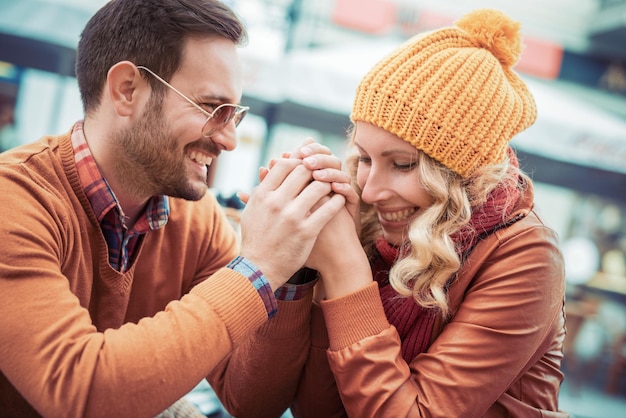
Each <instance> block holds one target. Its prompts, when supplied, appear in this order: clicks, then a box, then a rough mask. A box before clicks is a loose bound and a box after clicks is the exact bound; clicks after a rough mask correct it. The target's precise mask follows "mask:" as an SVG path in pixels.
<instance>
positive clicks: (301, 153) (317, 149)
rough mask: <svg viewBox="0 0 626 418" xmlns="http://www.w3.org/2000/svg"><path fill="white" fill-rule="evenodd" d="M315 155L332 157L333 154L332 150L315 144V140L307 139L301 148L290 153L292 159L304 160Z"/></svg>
mask: <svg viewBox="0 0 626 418" xmlns="http://www.w3.org/2000/svg"><path fill="white" fill-rule="evenodd" d="M315 154H325V155H331V154H332V152H331V151H330V148H328V147H326V146H324V145H322V144H320V143H318V142H315V141H314V140H313V138H307V139H305V141H304V143H303V144H302V145H301V146H299V147H298V148H297V149H296V150H295V151H294V152H292V153H290V158H297V159H303V158H306V157H309V156H311V155H315Z"/></svg>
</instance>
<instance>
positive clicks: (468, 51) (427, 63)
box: [351, 9, 537, 177]
mask: <svg viewBox="0 0 626 418" xmlns="http://www.w3.org/2000/svg"><path fill="white" fill-rule="evenodd" d="M521 52H522V39H521V34H520V24H519V23H518V22H515V21H513V20H511V19H510V18H509V17H508V16H506V15H505V14H503V13H502V12H500V11H497V10H491V9H483V10H477V11H474V12H471V13H469V14H467V15H465V16H463V17H462V18H461V19H459V20H458V21H457V22H456V24H455V26H453V27H449V28H443V29H439V30H436V31H433V32H429V33H427V34H423V35H417V36H415V37H413V38H411V39H409V40H408V41H407V42H405V43H404V44H403V45H401V46H400V47H399V48H397V49H396V50H395V51H393V52H392V53H391V54H389V55H388V56H387V57H385V58H383V59H382V60H381V61H379V62H378V63H377V64H376V65H375V66H374V67H373V68H372V69H371V70H370V71H369V73H368V74H366V75H365V77H364V78H363V79H362V80H361V82H360V84H359V86H358V88H357V93H356V97H355V101H354V106H353V109H352V115H351V119H352V121H353V122H356V121H364V122H369V123H371V124H374V125H376V126H379V127H381V128H383V129H385V130H387V131H389V132H391V133H393V134H395V135H396V136H398V137H400V138H402V139H403V140H405V141H407V142H409V143H410V144H412V145H413V146H415V147H416V148H417V149H419V150H421V151H423V152H425V153H426V154H427V155H429V156H430V157H431V158H433V159H435V160H437V161H439V162H440V163H442V164H443V165H445V166H446V167H448V168H450V169H451V170H452V171H454V172H456V173H458V174H459V175H461V176H463V177H468V176H470V175H471V174H472V173H474V172H475V171H476V170H477V169H478V168H480V167H483V166H485V165H488V164H497V163H500V162H502V161H503V160H504V157H505V153H506V148H507V146H508V143H509V141H510V140H511V139H512V138H513V136H515V135H516V134H518V133H519V132H521V131H523V130H525V129H526V128H528V127H529V126H531V125H532V124H533V123H534V121H535V119H536V117H537V110H536V106H535V102H534V99H533V97H532V95H531V94H530V92H529V91H528V89H527V87H526V85H525V84H524V82H523V81H522V80H521V79H520V78H519V77H518V76H517V74H516V73H515V72H514V71H513V70H512V67H513V66H514V65H515V63H516V62H517V61H518V60H519V57H520V55H521Z"/></svg>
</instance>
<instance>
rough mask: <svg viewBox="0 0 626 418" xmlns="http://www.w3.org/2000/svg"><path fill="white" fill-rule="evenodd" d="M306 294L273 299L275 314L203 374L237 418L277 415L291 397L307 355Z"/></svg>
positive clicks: (308, 320)
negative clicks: (290, 297) (285, 299)
mask: <svg viewBox="0 0 626 418" xmlns="http://www.w3.org/2000/svg"><path fill="white" fill-rule="evenodd" d="M310 307H311V293H309V294H308V295H307V296H306V297H304V298H302V299H299V300H294V301H278V313H277V314H276V315H275V316H274V317H272V318H271V319H269V320H268V321H267V322H266V323H265V324H264V325H263V326H261V327H260V328H259V329H258V330H257V331H256V332H255V333H253V334H252V335H251V336H250V337H249V338H247V339H246V340H245V341H244V342H243V343H242V344H241V345H239V346H238V347H237V348H236V349H235V350H234V351H233V352H232V354H231V355H229V356H227V358H226V359H225V360H224V361H222V362H221V363H220V365H219V366H218V367H217V368H215V369H214V370H213V371H212V372H211V373H209V375H208V376H207V380H208V382H209V384H210V385H211V386H212V387H213V389H214V390H215V392H216V394H217V395H218V397H219V398H220V400H221V402H222V404H223V405H224V406H225V407H226V409H227V410H228V411H229V413H230V414H232V415H233V416H238V417H252V416H254V417H259V418H262V417H278V416H280V415H281V414H282V413H283V412H284V411H285V410H286V409H287V408H288V407H289V404H290V402H291V400H292V399H293V397H294V393H295V391H296V388H297V384H298V379H299V377H300V374H301V372H302V367H303V365H304V362H305V361H306V359H307V357H308V354H309V345H310V334H309V322H310Z"/></svg>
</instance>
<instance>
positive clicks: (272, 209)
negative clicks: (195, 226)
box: [241, 158, 346, 290]
mask: <svg viewBox="0 0 626 418" xmlns="http://www.w3.org/2000/svg"><path fill="white" fill-rule="evenodd" d="M331 191H332V187H331V183H327V182H324V181H317V180H314V178H313V174H312V171H311V170H310V169H308V168H306V167H305V166H304V164H303V161H302V160H300V159H292V158H289V159H287V158H282V159H279V160H276V162H275V163H274V164H273V166H272V167H271V170H269V171H268V172H267V173H266V175H265V176H264V178H263V181H262V182H261V184H259V185H258V186H257V187H256V188H255V189H254V191H253V192H252V194H251V195H250V198H249V199H248V202H247V205H246V207H245V209H244V210H243V213H242V216H241V255H243V256H244V257H246V258H248V259H249V260H250V261H252V262H253V263H254V264H256V265H257V266H258V267H259V268H260V269H261V271H263V273H264V274H265V276H266V277H267V279H268V281H269V282H270V286H271V287H272V289H273V290H276V289H277V288H278V287H280V286H282V285H283V284H284V283H285V282H286V281H287V280H288V279H289V277H291V276H292V275H293V274H294V273H295V272H296V271H297V270H298V269H299V268H301V267H302V266H303V265H304V263H305V261H306V260H307V258H308V257H309V254H310V252H311V249H312V248H313V245H314V243H315V240H316V238H317V235H318V234H319V233H320V231H321V229H322V228H323V227H324V225H326V224H327V223H328V221H330V220H331V219H332V218H333V217H334V216H335V215H336V214H337V213H338V212H339V211H340V210H345V209H344V206H345V202H346V199H345V197H344V196H343V195H341V194H337V193H336V194H332V195H331Z"/></svg>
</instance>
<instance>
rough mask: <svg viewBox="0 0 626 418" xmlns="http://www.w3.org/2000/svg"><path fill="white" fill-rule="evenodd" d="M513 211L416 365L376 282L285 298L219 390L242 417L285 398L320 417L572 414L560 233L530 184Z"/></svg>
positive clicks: (465, 270) (458, 287)
mask: <svg viewBox="0 0 626 418" xmlns="http://www.w3.org/2000/svg"><path fill="white" fill-rule="evenodd" d="M513 216H516V217H520V218H521V219H520V220H519V221H517V222H515V223H513V224H512V225H510V226H508V227H506V228H503V229H500V230H498V231H497V232H495V233H493V234H491V235H489V236H488V237H487V238H485V239H484V240H483V241H481V242H480V243H479V244H478V245H477V246H476V248H475V249H474V251H473V252H472V253H471V255H470V257H469V258H468V260H467V261H466V262H465V263H464V265H463V267H462V269H461V270H460V271H459V273H458V278H457V279H456V280H455V282H454V283H453V285H452V286H451V287H450V290H449V300H450V305H451V307H452V310H453V315H452V316H451V318H450V319H449V320H446V321H443V320H441V319H440V320H438V321H436V323H435V326H434V329H433V335H432V344H431V346H430V348H429V350H428V352H426V353H423V354H420V355H418V356H417V357H416V358H415V359H414V360H413V361H412V362H411V363H410V364H407V363H406V362H405V361H404V360H403V359H402V357H401V354H400V341H399V337H398V334H397V332H396V331H395V329H394V328H393V327H392V326H390V325H389V323H388V322H387V319H386V317H385V314H384V311H383V308H382V304H381V301H380V296H379V294H378V289H377V285H376V284H375V283H372V284H371V285H370V286H368V287H367V288H364V289H362V290H360V291H358V292H355V293H353V294H350V295H347V296H345V297H343V298H340V299H334V300H328V301H324V302H322V304H321V307H320V306H318V305H315V304H313V305H311V303H310V298H306V299H303V300H300V301H294V302H280V304H279V315H277V317H275V318H274V319H272V320H270V321H269V322H268V324H267V325H266V326H265V327H264V328H263V329H262V330H260V331H259V332H258V333H257V334H256V336H255V337H253V339H252V340H251V341H250V343H249V344H248V345H247V346H246V347H243V348H242V349H241V350H239V351H238V352H236V353H235V355H234V356H233V357H232V358H231V362H232V363H234V364H237V365H238V366H237V367H233V369H232V370H230V371H229V372H228V374H227V375H225V374H223V373H221V372H223V371H224V370H225V369H224V368H221V369H220V370H221V372H220V370H218V371H216V372H215V374H214V376H219V377H220V379H219V380H212V384H213V385H214V388H215V389H216V390H217V392H218V394H219V395H220V396H221V397H222V400H223V401H224V403H225V405H227V406H228V407H229V408H231V413H233V414H234V415H235V416H237V417H240V418H244V417H266V416H267V417H272V416H280V412H281V411H282V410H284V408H286V407H287V406H288V405H290V406H291V407H292V412H293V414H294V416H296V417H316V418H319V417H323V418H328V417H345V416H350V417H447V418H449V417H566V416H568V415H567V413H565V412H559V411H558V393H559V388H560V384H561V381H562V380H563V374H562V373H561V371H560V364H561V360H562V357H563V355H562V346H563V339H564V336H565V317H564V311H563V305H564V290H565V282H564V268H563V260H562V257H561V254H560V251H559V249H558V246H557V237H556V236H555V234H554V232H553V231H552V230H550V229H549V228H547V227H546V226H545V225H544V224H543V223H542V222H541V221H540V219H539V218H538V216H537V215H536V214H535V213H534V212H533V211H532V191H530V190H529V191H528V192H527V193H526V196H525V198H524V200H523V201H521V202H520V205H519V207H518V209H517V210H516V212H515V213H514V215H513ZM310 306H313V309H309V307H310ZM320 308H321V309H320ZM281 310H283V311H285V312H281ZM307 310H309V312H310V317H309V316H308V315H306V314H304V313H303V312H307ZM286 315H287V316H286ZM288 316H289V317H288ZM309 319H310V322H309ZM290 322H291V323H290ZM309 324H310V329H309V328H308V326H307V325H309ZM303 328H304V329H305V331H303ZM309 338H310V339H311V343H310V344H311V348H310V350H309V351H308V352H307V351H306V350H304V352H303V348H304V347H306V346H307V344H308V339H309ZM296 341H297V344H296ZM297 350H300V351H297ZM307 354H308V355H307ZM303 363H304V366H302V365H303ZM231 365H232V364H231ZM300 367H303V369H301V370H302V372H300V369H299V368H300ZM236 370H237V371H238V373H239V376H233V372H234V371H236ZM331 370H332V372H331ZM226 378H228V379H227V380H226ZM337 387H338V388H340V390H339V391H338V390H337ZM339 392H340V393H341V397H340V396H339ZM254 399H256V401H254ZM259 399H263V401H259Z"/></svg>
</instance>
